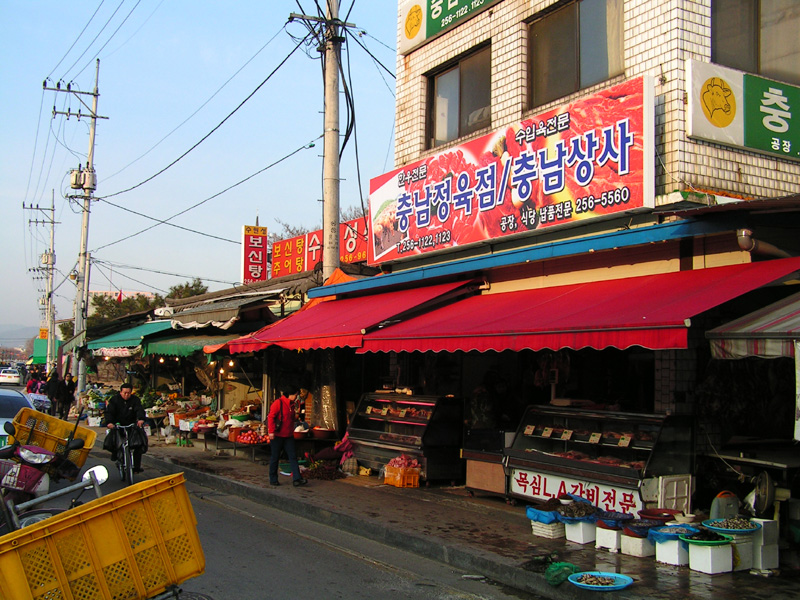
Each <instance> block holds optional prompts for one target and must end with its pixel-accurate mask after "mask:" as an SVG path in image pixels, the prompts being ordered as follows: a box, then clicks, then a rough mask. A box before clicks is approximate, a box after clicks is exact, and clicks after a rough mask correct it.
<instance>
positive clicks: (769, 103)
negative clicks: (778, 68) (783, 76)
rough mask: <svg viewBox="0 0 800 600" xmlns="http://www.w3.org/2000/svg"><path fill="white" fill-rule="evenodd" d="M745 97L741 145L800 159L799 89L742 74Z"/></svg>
mask: <svg viewBox="0 0 800 600" xmlns="http://www.w3.org/2000/svg"><path fill="white" fill-rule="evenodd" d="M744 98H745V115H744V124H745V125H744V145H745V146H746V147H747V148H753V149H754V150H761V151H762V152H768V153H770V154H779V155H781V156H784V157H786V158H793V159H794V160H800V88H797V87H794V86H792V85H788V84H785V83H779V82H777V81H770V80H769V79H763V78H762V77H756V76H755V75H745V76H744ZM793 117H794V118H793Z"/></svg>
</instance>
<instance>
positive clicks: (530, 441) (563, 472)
mask: <svg viewBox="0 0 800 600" xmlns="http://www.w3.org/2000/svg"><path fill="white" fill-rule="evenodd" d="M505 460H506V468H507V473H508V477H509V479H508V492H509V495H511V496H514V497H519V498H526V499H531V498H532V499H540V500H546V499H549V498H552V497H554V496H558V495H560V494H561V493H565V492H566V493H577V494H579V495H582V496H589V499H590V500H594V501H596V502H597V503H598V505H599V506H601V508H604V509H606V510H617V511H622V512H634V511H635V510H637V509H641V508H645V507H649V506H652V505H656V504H657V505H658V506H659V507H661V508H681V509H682V510H683V509H685V510H688V509H689V508H690V507H689V501H690V496H691V488H692V483H693V482H692V475H691V474H692V473H693V472H694V435H693V427H692V419H691V417H688V416H680V417H679V416H669V415H660V414H639V413H621V412H612V411H602V410H580V409H574V408H560V407H552V406H530V407H528V409H527V410H526V412H525V415H524V416H523V418H522V420H521V421H520V424H519V427H518V428H517V432H516V435H515V436H514V442H513V444H512V445H511V447H509V448H507V449H506V459H505Z"/></svg>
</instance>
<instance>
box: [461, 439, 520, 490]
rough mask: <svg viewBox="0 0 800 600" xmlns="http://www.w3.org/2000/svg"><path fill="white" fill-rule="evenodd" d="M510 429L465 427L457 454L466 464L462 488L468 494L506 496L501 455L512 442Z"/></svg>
mask: <svg viewBox="0 0 800 600" xmlns="http://www.w3.org/2000/svg"><path fill="white" fill-rule="evenodd" d="M514 435H515V432H514V431H502V430H496V429H466V430H465V431H464V446H463V448H462V450H461V457H462V458H463V459H464V461H465V463H466V464H465V467H466V486H465V487H466V488H467V491H469V492H470V493H473V492H477V491H480V492H489V493H491V494H495V495H499V496H505V495H506V475H505V468H504V466H503V456H504V451H505V449H506V447H508V446H510V445H511V444H512V443H513V441H514Z"/></svg>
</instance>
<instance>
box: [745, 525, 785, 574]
mask: <svg viewBox="0 0 800 600" xmlns="http://www.w3.org/2000/svg"><path fill="white" fill-rule="evenodd" d="M752 521H753V522H754V523H760V524H761V529H758V530H757V531H756V532H755V533H753V534H752V535H751V536H750V537H751V538H752V542H751V543H752V548H751V558H752V563H751V566H750V568H751V569H757V570H759V571H768V570H771V569H777V568H778V522H777V521H772V520H769V519H752Z"/></svg>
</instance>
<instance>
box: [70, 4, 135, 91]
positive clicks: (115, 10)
mask: <svg viewBox="0 0 800 600" xmlns="http://www.w3.org/2000/svg"><path fill="white" fill-rule="evenodd" d="M123 4H125V0H122V2H120V3H119V6H117V8H115V9H114V12H113V13H111V16H110V17H108V20H107V21H106V22H105V24H104V25H103V27H101V28H100V31H98V32H97V35H96V36H94V39H93V40H92V41H91V42H89V45H88V46H86V50H84V51H83V52H81V55H80V56H79V57H78V58H76V59H75V62H74V63H72V66H70V68H69V69H67V70H66V71H65V73H64V75H63V76H62V77H61V78H60V80H59V81H65V80H66V79H67V73H69V72H70V71H72V69H74V68H75V65H77V64H78V61H80V59H82V58H83V55H84V54H86V53H87V52H88V51H89V48H91V47H92V44H94V43H95V42H96V41H97V38H99V37H100V34H101V33H103V31H105V29H106V27H108V24H109V23H110V22H111V19H113V18H114V15H116V14H117V11H118V10H119V9H120V8H122V5H123ZM85 68H86V67H84V69H85Z"/></svg>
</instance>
